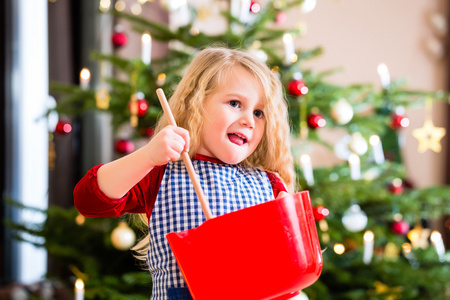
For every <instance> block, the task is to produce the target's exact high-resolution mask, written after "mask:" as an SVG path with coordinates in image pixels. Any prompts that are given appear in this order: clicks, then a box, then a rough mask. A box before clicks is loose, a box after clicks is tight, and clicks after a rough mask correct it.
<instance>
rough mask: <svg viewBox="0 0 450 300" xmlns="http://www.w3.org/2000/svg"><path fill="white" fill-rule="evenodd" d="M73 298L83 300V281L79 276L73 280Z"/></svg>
mask: <svg viewBox="0 0 450 300" xmlns="http://www.w3.org/2000/svg"><path fill="white" fill-rule="evenodd" d="M75 300H84V282H83V280H81V279H80V278H78V279H77V281H75Z"/></svg>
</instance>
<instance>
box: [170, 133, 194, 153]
mask: <svg viewBox="0 0 450 300" xmlns="http://www.w3.org/2000/svg"><path fill="white" fill-rule="evenodd" d="M174 132H175V133H177V134H178V135H180V136H181V138H182V139H183V140H184V151H186V152H189V144H190V140H191V138H190V136H189V131H187V130H186V129H184V128H181V127H175V129H174Z"/></svg>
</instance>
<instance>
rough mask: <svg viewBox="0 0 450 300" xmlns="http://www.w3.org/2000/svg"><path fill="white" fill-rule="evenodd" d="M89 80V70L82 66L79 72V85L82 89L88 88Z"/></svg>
mask: <svg viewBox="0 0 450 300" xmlns="http://www.w3.org/2000/svg"><path fill="white" fill-rule="evenodd" d="M90 80H91V72H89V70H88V69H86V68H83V69H82V70H81V72H80V87H81V89H82V90H87V89H88V88H89V81H90Z"/></svg>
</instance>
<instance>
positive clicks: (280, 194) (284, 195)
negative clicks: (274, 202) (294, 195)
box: [277, 191, 289, 199]
mask: <svg viewBox="0 0 450 300" xmlns="http://www.w3.org/2000/svg"><path fill="white" fill-rule="evenodd" d="M286 196H289V194H288V193H286V192H283V191H281V192H279V193H278V196H277V199H278V198H283V197H286Z"/></svg>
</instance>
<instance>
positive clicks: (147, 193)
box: [73, 155, 286, 217]
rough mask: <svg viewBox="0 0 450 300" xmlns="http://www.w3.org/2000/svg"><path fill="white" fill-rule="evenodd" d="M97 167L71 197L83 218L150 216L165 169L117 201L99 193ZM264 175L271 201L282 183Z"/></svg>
mask: <svg viewBox="0 0 450 300" xmlns="http://www.w3.org/2000/svg"><path fill="white" fill-rule="evenodd" d="M194 159H200V160H206V161H211V162H214V163H223V162H221V161H219V160H217V159H213V158H210V157H206V156H203V155H196V156H195V157H194ZM101 166H102V165H97V166H95V167H93V168H92V169H90V170H89V171H88V172H87V174H86V175H85V176H84V177H83V178H82V179H81V180H80V181H79V182H78V184H77V185H76V187H75V189H74V192H73V195H74V204H75V207H76V208H77V209H78V211H79V212H80V213H81V214H82V215H83V216H85V217H120V216H122V215H123V214H124V213H146V214H147V217H150V216H151V214H152V210H153V206H154V204H155V201H156V196H157V195H158V190H159V186H160V184H161V180H162V178H163V176H164V172H165V169H166V166H165V165H164V166H157V167H154V168H153V169H152V170H151V171H150V172H149V173H148V174H147V175H146V176H144V178H142V179H141V181H139V182H138V183H137V184H136V185H135V186H133V187H132V188H131V189H130V190H129V191H128V193H127V194H126V195H125V196H123V197H122V198H120V199H114V198H110V197H108V196H106V195H105V194H104V193H103V192H102V191H101V190H100V188H99V186H98V181H97V170H98V169H99V168H100V167H101ZM267 176H268V177H269V180H270V183H271V184H272V190H273V194H274V197H275V198H276V197H277V195H278V193H279V192H280V191H284V192H286V188H285V186H284V184H283V183H282V182H281V180H280V179H279V178H278V177H277V176H275V174H273V173H270V172H267Z"/></svg>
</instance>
